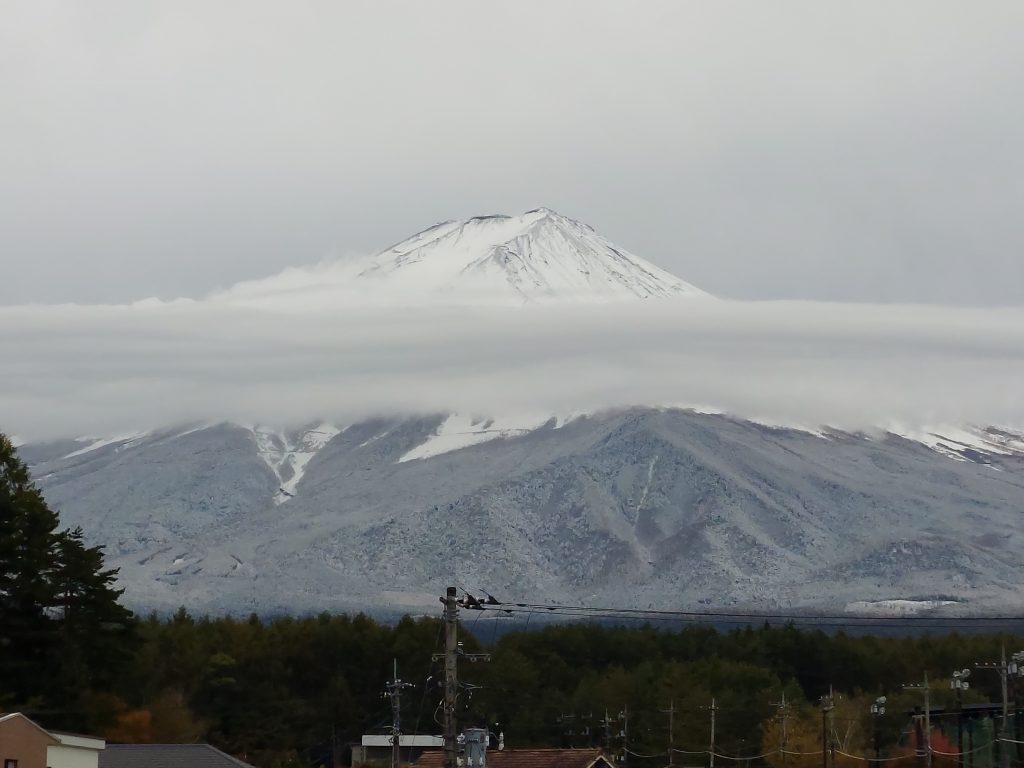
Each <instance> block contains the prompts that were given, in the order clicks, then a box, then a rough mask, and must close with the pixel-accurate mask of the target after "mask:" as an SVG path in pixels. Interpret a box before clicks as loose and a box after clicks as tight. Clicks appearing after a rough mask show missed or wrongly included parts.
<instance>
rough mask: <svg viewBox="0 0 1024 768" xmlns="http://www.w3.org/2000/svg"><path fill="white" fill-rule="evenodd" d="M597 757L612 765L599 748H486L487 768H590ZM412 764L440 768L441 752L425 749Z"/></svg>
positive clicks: (416, 766) (419, 767)
mask: <svg viewBox="0 0 1024 768" xmlns="http://www.w3.org/2000/svg"><path fill="white" fill-rule="evenodd" d="M599 760H600V761H602V763H604V764H605V765H609V766H611V765H614V764H613V763H612V761H611V759H610V758H608V757H606V756H605V755H604V753H603V752H601V750H599V749H503V750H492V749H489V750H487V768H591V766H593V765H594V763H596V762H598V761H599ZM414 766H415V768H444V752H442V751H441V750H434V749H432V750H429V751H426V752H424V753H423V754H422V755H420V759H419V760H417V761H416V762H415V764H414ZM599 768H601V767H599Z"/></svg>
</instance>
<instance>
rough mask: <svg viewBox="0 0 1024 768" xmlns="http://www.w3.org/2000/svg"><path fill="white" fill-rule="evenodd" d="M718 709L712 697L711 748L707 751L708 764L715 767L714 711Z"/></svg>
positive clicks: (711, 767) (712, 767)
mask: <svg viewBox="0 0 1024 768" xmlns="http://www.w3.org/2000/svg"><path fill="white" fill-rule="evenodd" d="M717 711H718V705H717V704H716V703H715V699H714V697H712V699H711V749H710V750H709V751H708V755H709V763H708V764H709V766H710V768H715V712H717Z"/></svg>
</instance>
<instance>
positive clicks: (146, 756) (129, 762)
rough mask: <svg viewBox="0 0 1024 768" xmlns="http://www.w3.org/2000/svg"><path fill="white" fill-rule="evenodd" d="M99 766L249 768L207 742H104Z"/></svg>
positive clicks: (128, 767)
mask: <svg viewBox="0 0 1024 768" xmlns="http://www.w3.org/2000/svg"><path fill="white" fill-rule="evenodd" d="M99 756H100V762H99V768H253V767H252V766H251V765H249V764H248V763H243V762H242V761H241V760H237V759H235V758H233V757H231V755H226V754H224V753H223V752H221V751H220V750H219V749H217V748H216V747H211V746H210V745H209V744H108V745H107V748H106V749H104V750H103V751H102V752H100V753H99Z"/></svg>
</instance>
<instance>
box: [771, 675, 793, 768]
mask: <svg viewBox="0 0 1024 768" xmlns="http://www.w3.org/2000/svg"><path fill="white" fill-rule="evenodd" d="M771 705H772V706H773V707H775V708H776V709H778V710H779V754H780V755H782V765H783V766H785V765H786V746H787V737H788V734H787V733H786V722H787V721H788V720H789V704H787V703H786V692H785V691H783V692H782V701H773V702H771Z"/></svg>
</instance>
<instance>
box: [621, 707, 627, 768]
mask: <svg viewBox="0 0 1024 768" xmlns="http://www.w3.org/2000/svg"><path fill="white" fill-rule="evenodd" d="M619 720H621V721H622V733H621V734H620V735H621V736H622V763H623V765H625V764H627V763H628V762H629V704H623V705H622V711H621V712H619Z"/></svg>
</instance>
